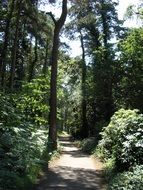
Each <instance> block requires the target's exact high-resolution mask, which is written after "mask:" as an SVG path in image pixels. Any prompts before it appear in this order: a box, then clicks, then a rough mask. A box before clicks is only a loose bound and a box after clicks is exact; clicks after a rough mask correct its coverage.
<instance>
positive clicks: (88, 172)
mask: <svg viewBox="0 0 143 190" xmlns="http://www.w3.org/2000/svg"><path fill="white" fill-rule="evenodd" d="M61 144H62V146H63V153H62V155H61V157H60V159H58V160H57V161H55V162H52V163H50V164H49V168H48V170H47V171H46V173H45V175H44V176H43V177H42V178H41V180H40V182H39V184H38V185H37V187H36V189H35V190H105V189H106V188H105V185H104V183H103V179H102V164H101V163H100V162H99V161H98V159H93V158H92V157H90V156H89V155H86V154H84V153H82V152H81V151H80V150H79V149H78V148H76V147H75V146H74V143H73V142H70V141H66V140H65V141H62V142H61Z"/></svg>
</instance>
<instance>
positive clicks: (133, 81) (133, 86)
mask: <svg viewBox="0 0 143 190" xmlns="http://www.w3.org/2000/svg"><path fill="white" fill-rule="evenodd" d="M119 50H120V51H121V54H120V65H118V69H117V73H116V76H118V77H119V78H120V79H119V81H118V82H117V84H116V85H117V89H116V91H115V103H116V106H117V107H120V108H121V107H124V108H126V109H139V110H140V111H141V112H142V111H143V104H142V96H143V92H142V89H143V78H142V71H143V64H142V63H143V54H142V52H143V29H142V28H138V29H132V30H130V31H129V33H128V34H127V37H126V38H125V39H123V40H122V41H121V42H120V43H119Z"/></svg>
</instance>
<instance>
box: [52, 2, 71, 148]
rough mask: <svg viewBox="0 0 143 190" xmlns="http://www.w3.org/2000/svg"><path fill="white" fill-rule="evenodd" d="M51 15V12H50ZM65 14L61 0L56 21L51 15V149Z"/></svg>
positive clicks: (55, 126)
mask: <svg viewBox="0 0 143 190" xmlns="http://www.w3.org/2000/svg"><path fill="white" fill-rule="evenodd" d="M50 15H51V14H50ZM66 16H67V0H63V2H62V13H61V16H60V18H59V20H58V21H56V20H55V19H54V17H53V15H51V18H52V19H53V21H54V24H55V29H54V38H53V48H52V57H51V81H50V114H49V142H50V148H51V149H52V150H55V149H57V62H58V49H59V34H60V31H61V28H62V26H63V25H64V23H65V20H66Z"/></svg>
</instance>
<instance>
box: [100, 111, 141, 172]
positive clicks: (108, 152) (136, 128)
mask: <svg viewBox="0 0 143 190" xmlns="http://www.w3.org/2000/svg"><path fill="white" fill-rule="evenodd" d="M142 148H143V115H142V114H140V113H139V111H138V110H124V109H121V110H119V111H117V112H116V113H115V114H114V115H113V117H112V118H111V122H110V123H109V125H108V126H107V127H106V128H104V130H103V132H102V140H101V141H100V142H99V145H98V152H100V155H101V156H102V157H103V158H104V160H105V161H107V160H108V159H114V160H115V164H116V166H117V167H118V168H119V167H120V168H121V169H125V168H126V169H128V168H129V167H130V166H133V165H134V164H142V163H143V151H142Z"/></svg>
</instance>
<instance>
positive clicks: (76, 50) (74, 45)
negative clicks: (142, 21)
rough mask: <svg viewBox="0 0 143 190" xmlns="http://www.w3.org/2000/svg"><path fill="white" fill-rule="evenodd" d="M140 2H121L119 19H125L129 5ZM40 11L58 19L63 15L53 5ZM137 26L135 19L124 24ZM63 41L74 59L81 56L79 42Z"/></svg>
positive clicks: (124, 0) (135, 0)
mask: <svg viewBox="0 0 143 190" xmlns="http://www.w3.org/2000/svg"><path fill="white" fill-rule="evenodd" d="M138 2H139V0H119V6H118V7H117V10H118V16H119V19H121V20H122V19H123V17H124V14H125V12H126V9H127V7H128V6H129V5H131V4H134V5H135V6H136V5H137V4H138ZM59 6H60V5H59ZM40 9H42V10H43V11H45V12H49V11H52V12H53V13H56V14H55V15H56V17H58V16H59V15H60V14H61V9H60V8H59V9H58V8H57V6H53V5H51V6H49V5H44V6H43V5H42V6H41V8H40ZM136 25H137V23H136V21H135V20H133V19H132V20H128V21H125V23H124V26H126V27H134V26H136ZM62 41H63V42H66V43H67V44H68V45H69V46H70V48H71V55H72V57H76V56H78V55H81V48H80V43H79V41H78V40H75V41H72V42H71V41H68V40H67V39H65V38H63V39H62Z"/></svg>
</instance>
